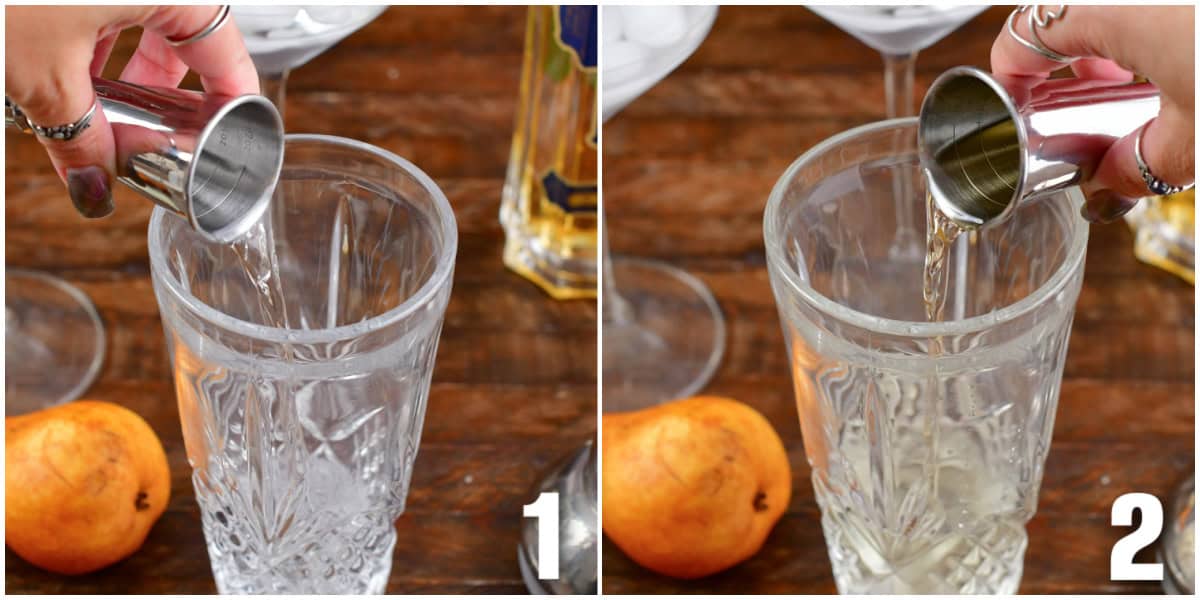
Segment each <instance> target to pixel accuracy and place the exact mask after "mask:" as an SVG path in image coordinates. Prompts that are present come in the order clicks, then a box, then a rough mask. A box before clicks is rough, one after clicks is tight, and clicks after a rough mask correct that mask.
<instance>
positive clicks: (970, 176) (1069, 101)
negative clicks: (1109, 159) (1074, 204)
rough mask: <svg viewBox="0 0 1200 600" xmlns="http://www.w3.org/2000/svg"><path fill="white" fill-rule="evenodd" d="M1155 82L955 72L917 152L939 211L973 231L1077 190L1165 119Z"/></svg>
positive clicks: (948, 75)
mask: <svg viewBox="0 0 1200 600" xmlns="http://www.w3.org/2000/svg"><path fill="white" fill-rule="evenodd" d="M1158 108H1159V92H1158V89H1157V88H1155V87H1154V86H1153V85H1151V84H1149V83H1114V82H1111V81H1088V80H1081V79H1074V78H1065V79H1051V80H1045V81H1041V80H1039V81H1036V82H1032V80H1026V79H1021V78H1001V77H999V76H994V75H990V74H988V73H985V72H983V71H980V70H979V69H974V68H971V67H955V68H953V69H950V70H949V71H946V72H945V73H943V74H942V75H941V76H940V77H938V78H937V79H936V80H934V82H933V85H932V86H930V88H929V93H928V94H926V96H925V101H924V103H923V104H922V105H921V115H920V119H919V123H918V128H917V129H918V133H917V144H918V148H919V154H920V159H921V166H922V168H924V169H925V170H926V172H927V173H928V175H929V177H928V179H929V181H928V184H929V186H930V192H931V193H932V195H933V199H934V202H935V203H936V204H937V206H938V208H939V209H940V210H941V211H942V212H944V213H945V214H946V216H947V217H949V218H950V219H951V220H953V221H954V222H955V223H957V224H959V225H960V226H962V227H966V228H976V227H981V226H983V225H987V224H990V223H995V222H999V221H1001V220H1003V219H1005V218H1007V217H1008V216H1009V215H1011V214H1012V212H1013V211H1014V210H1015V209H1016V207H1017V206H1018V205H1020V204H1022V203H1025V202H1029V201H1033V200H1037V199H1039V198H1044V197H1046V196H1048V195H1050V194H1052V193H1054V192H1059V191H1062V190H1064V189H1066V188H1069V187H1071V186H1077V185H1080V184H1082V183H1084V182H1085V181H1087V180H1088V179H1089V178H1091V176H1092V174H1093V173H1094V172H1095V169H1096V167H1097V165H1098V164H1099V162H1100V159H1101V157H1103V156H1104V153H1105V152H1106V151H1107V150H1108V148H1109V147H1110V146H1112V144H1113V143H1114V142H1116V141H1117V140H1118V139H1120V138H1122V137H1124V136H1126V135H1128V134H1130V133H1133V132H1134V131H1136V130H1137V129H1138V128H1139V127H1141V126H1142V125H1144V124H1145V123H1146V122H1147V121H1149V120H1150V119H1152V118H1154V116H1155V115H1157V114H1158Z"/></svg>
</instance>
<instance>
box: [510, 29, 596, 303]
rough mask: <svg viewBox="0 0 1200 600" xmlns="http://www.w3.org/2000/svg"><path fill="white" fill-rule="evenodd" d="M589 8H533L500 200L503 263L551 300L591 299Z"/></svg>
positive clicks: (592, 33) (592, 73) (592, 48)
mask: <svg viewBox="0 0 1200 600" xmlns="http://www.w3.org/2000/svg"><path fill="white" fill-rule="evenodd" d="M597 20H598V19H597V8H596V7H595V6H531V7H529V14H528V20H527V23H526V29H525V59H524V64H523V66H522V70H521V87H520V97H519V103H518V105H517V118H516V131H515V132H514V134H513V143H512V153H511V155H510V157H509V164H508V175H507V178H506V180H505V184H504V193H503V198H502V200H501V204H500V222H501V224H502V225H503V226H504V232H505V236H506V242H505V245H504V264H505V265H507V266H508V267H509V268H510V269H512V270H513V271H516V272H517V273H519V274H521V275H523V276H524V277H526V278H528V279H530V280H531V281H533V282H534V283H536V284H538V285H539V286H541V287H542V289H544V290H546V292H547V293H549V294H550V295H551V296H553V297H554V298H557V299H568V298H593V297H595V296H596V254H597V253H596V199H597V186H596V163H597V160H598V157H597V153H596V143H597V135H598V133H597V114H596V58H597V53H598V48H597V43H596V42H597V35H598V28H597Z"/></svg>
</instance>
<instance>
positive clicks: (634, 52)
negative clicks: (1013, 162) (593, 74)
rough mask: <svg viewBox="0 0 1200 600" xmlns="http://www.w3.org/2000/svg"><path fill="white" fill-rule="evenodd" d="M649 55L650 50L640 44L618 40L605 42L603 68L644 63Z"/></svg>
mask: <svg viewBox="0 0 1200 600" xmlns="http://www.w3.org/2000/svg"><path fill="white" fill-rule="evenodd" d="M649 55H650V50H649V49H648V48H646V47H645V46H643V45H641V44H635V43H633V42H626V41H620V40H618V41H616V42H607V43H605V44H604V70H605V71H608V70H611V69H616V68H622V69H623V68H627V67H630V66H631V65H635V64H640V65H644V64H645V63H646V59H647V58H649ZM633 68H640V67H633Z"/></svg>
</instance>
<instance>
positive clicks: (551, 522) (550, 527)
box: [524, 492, 1162, 579]
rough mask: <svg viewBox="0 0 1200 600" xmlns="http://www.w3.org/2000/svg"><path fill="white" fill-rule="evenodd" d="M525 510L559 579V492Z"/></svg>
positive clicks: (551, 573)
mask: <svg viewBox="0 0 1200 600" xmlns="http://www.w3.org/2000/svg"><path fill="white" fill-rule="evenodd" d="M524 510H525V516H526V517H533V518H535V519H537V522H538V524H537V528H538V556H537V562H538V566H537V569H538V579H558V492H542V494H541V495H540V496H538V499H537V500H535V501H534V502H533V504H526V505H525V506H524ZM1159 521H1162V516H1161V515H1159Z"/></svg>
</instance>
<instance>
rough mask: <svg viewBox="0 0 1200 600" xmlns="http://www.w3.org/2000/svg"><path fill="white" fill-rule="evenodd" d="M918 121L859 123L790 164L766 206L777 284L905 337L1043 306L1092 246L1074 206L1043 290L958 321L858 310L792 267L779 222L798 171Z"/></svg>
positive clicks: (948, 331)
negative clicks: (1061, 252) (1058, 259)
mask: <svg viewBox="0 0 1200 600" xmlns="http://www.w3.org/2000/svg"><path fill="white" fill-rule="evenodd" d="M916 125H917V117H907V118H901V119H888V120H883V121H875V122H873V123H867V124H865V125H859V126H858V127H854V128H852V129H848V130H846V131H843V132H841V133H838V134H836V135H833V136H831V137H829V138H827V139H825V140H823V141H821V142H820V143H818V144H817V145H816V146H813V147H812V148H810V149H808V151H806V152H805V153H804V154H801V155H800V157H799V158H797V159H796V160H795V161H793V162H792V164H791V165H789V166H788V168H787V170H785V171H784V173H783V175H782V176H780V178H779V179H778V180H777V181H776V182H775V185H774V186H773V187H772V188H771V194H770V196H769V197H768V198H767V206H766V209H765V210H764V211H763V243H764V245H765V246H766V254H767V267H768V270H769V275H771V280H772V284H775V283H783V284H786V286H787V288H788V290H790V291H791V292H794V293H796V294H798V295H799V296H800V298H802V299H803V300H804V301H805V302H806V303H808V304H809V305H811V306H814V307H816V308H817V309H818V310H820V311H821V312H823V313H825V314H828V315H832V316H833V317H835V318H837V319H839V320H841V321H844V322H846V323H849V324H850V325H853V326H856V327H860V328H862V329H866V330H868V331H871V332H874V333H880V334H886V335H893V336H900V337H905V338H934V337H938V336H946V335H948V336H955V335H964V334H969V333H974V332H978V331H983V330H985V329H990V328H994V327H996V326H998V325H1001V324H1003V323H1007V322H1010V321H1013V320H1015V319H1017V318H1018V317H1020V316H1022V315H1024V314H1026V313H1028V312H1030V311H1032V310H1034V309H1036V308H1038V307H1039V306H1041V305H1042V304H1043V303H1044V302H1045V301H1046V299H1047V298H1049V297H1051V296H1052V295H1054V294H1056V293H1058V292H1059V291H1060V290H1061V289H1062V288H1063V287H1064V286H1065V285H1066V284H1067V281H1068V280H1069V279H1070V277H1071V275H1072V274H1073V273H1074V271H1075V270H1076V268H1079V267H1081V263H1082V262H1083V257H1084V255H1085V251H1086V250H1087V240H1088V235H1087V234H1088V224H1087V222H1086V221H1084V219H1083V217H1082V216H1080V215H1079V214H1078V213H1077V212H1074V211H1072V212H1071V213H1070V214H1072V215H1073V216H1072V219H1071V222H1072V223H1073V224H1074V228H1073V229H1072V230H1071V232H1070V234H1071V235H1072V237H1073V239H1072V240H1071V242H1070V245H1069V247H1068V249H1067V255H1066V257H1065V258H1064V259H1063V261H1062V263H1061V264H1060V265H1059V266H1058V267H1057V268H1055V270H1054V273H1053V274H1052V275H1051V276H1050V277H1049V278H1047V279H1046V281H1045V282H1043V283H1042V285H1040V286H1038V288H1037V289H1035V290H1034V291H1033V292H1031V293H1029V294H1028V295H1026V296H1025V297H1023V298H1021V299H1020V300H1017V301H1016V302H1013V303H1012V304H1008V305H1006V306H1003V307H1001V308H1000V309H999V310H994V311H992V312H989V313H987V314H983V315H978V316H975V317H970V318H967V319H961V320H957V321H939V322H936V323H929V322H926V321H902V320H899V319H888V318H885V317H879V316H876V315H871V314H867V313H864V312H862V311H858V310H854V309H852V308H850V307H848V306H845V305H843V304H840V303H838V302H836V301H834V300H833V299H831V298H828V297H826V296H825V295H823V294H821V293H820V292H818V291H817V290H816V289H814V288H813V287H812V286H811V285H809V284H806V283H804V282H802V281H801V280H800V278H799V274H798V273H797V272H796V271H795V270H794V269H793V268H792V267H791V265H790V264H789V263H788V260H787V257H786V256H785V255H784V253H783V246H782V245H780V244H779V243H778V242H779V241H780V238H781V237H782V232H781V231H779V228H778V226H777V225H776V222H777V221H778V217H779V214H780V212H781V211H782V210H783V196H784V194H785V192H786V189H787V185H788V183H789V182H790V181H792V180H793V179H794V178H795V176H796V173H797V172H798V171H799V170H800V169H802V168H803V167H805V166H807V165H808V164H809V163H811V162H813V161H814V160H816V159H817V158H818V157H820V156H823V155H824V154H825V153H827V152H828V151H829V150H831V149H833V148H835V147H837V146H838V145H840V144H842V143H844V142H846V141H847V140H850V139H852V138H856V137H859V136H862V135H866V134H870V133H875V132H878V131H883V130H887V129H896V128H903V127H911V128H913V133H914V135H915V134H916ZM1065 193H1066V194H1067V195H1070V196H1077V195H1078V194H1079V191H1078V189H1077V188H1072V189H1070V190H1068V191H1067V192H1065Z"/></svg>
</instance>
